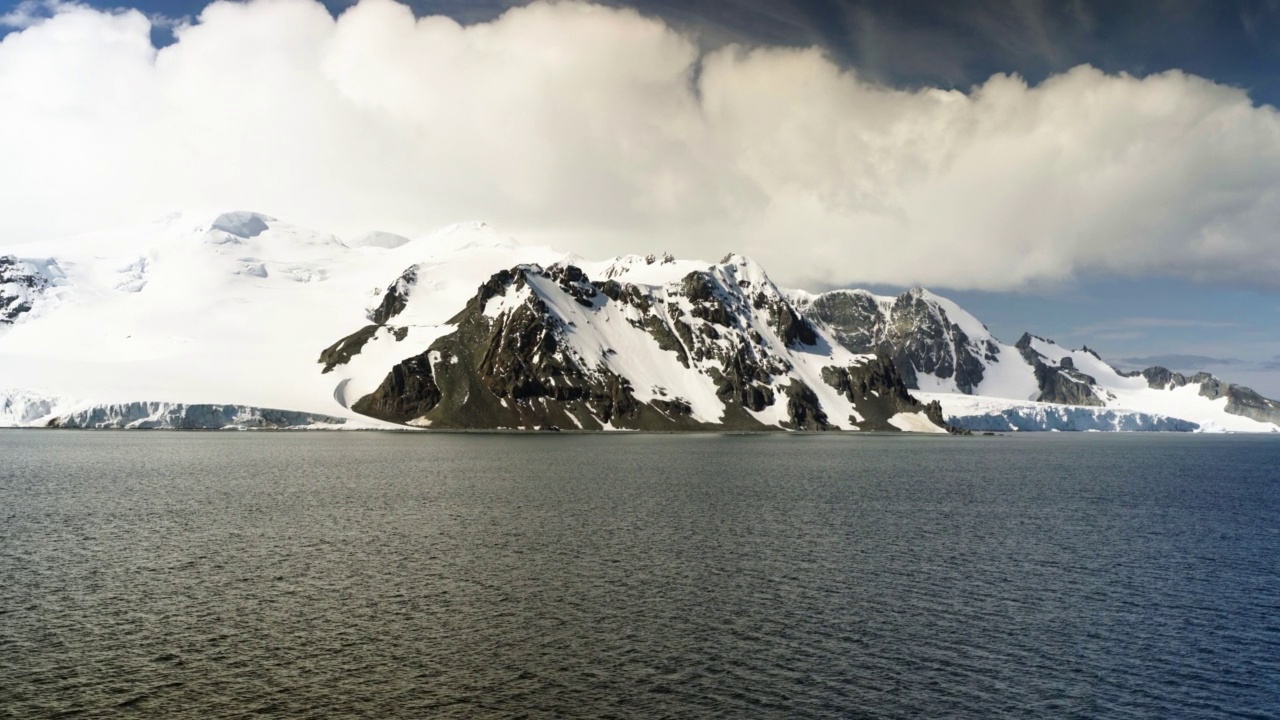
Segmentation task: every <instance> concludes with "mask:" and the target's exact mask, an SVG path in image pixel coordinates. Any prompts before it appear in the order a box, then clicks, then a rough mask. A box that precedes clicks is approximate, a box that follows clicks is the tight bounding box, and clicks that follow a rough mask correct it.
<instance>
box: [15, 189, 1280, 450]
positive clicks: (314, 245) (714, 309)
mask: <svg viewBox="0 0 1280 720" xmlns="http://www.w3.org/2000/svg"><path fill="white" fill-rule="evenodd" d="M371 288H372V289H371ZM90 348H91V350H90V351H87V350H88V349H90ZM317 360H318V362H317ZM0 378H3V382H4V383H5V385H7V386H8V389H0V405H4V404H5V403H8V406H9V407H19V406H21V407H22V408H25V409H23V410H22V412H13V413H9V414H8V415H5V414H4V413H0V424H19V425H25V424H32V423H35V422H39V423H49V422H54V424H61V425H72V424H76V423H74V422H70V421H58V422H55V420H57V419H58V418H69V417H70V416H71V415H72V414H77V413H78V414H80V416H82V417H83V418H86V422H88V423H90V424H93V423H96V422H97V420H96V419H95V418H97V419H102V420H103V421H109V422H119V423H122V424H124V425H129V424H130V423H133V422H134V420H140V421H142V422H143V423H144V424H145V425H147V426H158V427H166V426H169V427H179V426H187V427H189V426H192V425H193V424H194V425H200V424H201V423H209V426H229V425H228V424H229V423H232V421H233V420H234V419H235V418H236V417H241V415H243V413H241V412H240V411H239V410H236V411H234V412H232V411H225V412H223V411H218V412H215V411H212V410H208V411H206V410H207V409H210V408H215V407H222V408H242V409H249V410H256V409H259V408H286V409H287V412H294V413H299V415H298V416H297V417H296V418H284V419H282V420H281V421H280V422H286V421H288V422H292V420H293V419H297V420H299V422H304V421H305V422H308V423H311V424H312V425H316V426H321V425H324V426H332V425H334V424H335V423H330V422H329V421H328V420H325V419H324V418H332V419H336V420H341V421H342V426H343V427H386V426H388V423H395V424H397V425H401V426H403V425H405V424H409V425H416V426H425V427H436V428H473V429H479V428H494V429H496V428H524V429H532V428H559V429H563V430H576V429H583V430H597V429H653V430H681V429H700V430H706V429H733V430H756V429H786V430H833V429H843V430H854V429H860V430H912V431H922V432H924V431H943V430H944V427H943V421H944V420H947V421H948V422H951V423H955V424H959V425H961V426H964V427H969V428H973V429H979V428H982V429H986V428H989V427H996V426H1000V427H1004V428H1005V429H1129V430H1137V429H1143V430H1146V429H1150V430H1201V431H1236V432H1268V431H1276V430H1280V425H1278V424H1277V423H1278V422H1280V414H1278V410H1280V408H1278V407H1277V403H1275V402H1274V401H1271V400H1268V399H1266V398H1263V397H1261V396H1260V395H1258V394H1257V393H1255V392H1253V391H1250V390H1248V389H1247V388H1243V387H1241V386H1237V385H1231V384H1230V383H1226V382H1223V381H1221V380H1218V379H1217V378H1214V377H1213V376H1210V375H1207V374H1195V375H1180V374H1178V373H1172V372H1170V371H1167V370H1164V369H1163V368H1149V369H1147V370H1145V371H1142V372H1138V373H1122V372H1119V371H1117V370H1116V369H1115V368H1113V367H1111V366H1110V365H1108V364H1107V363H1105V362H1104V361H1103V360H1102V359H1101V358H1100V357H1098V355H1097V354H1096V353H1094V352H1092V351H1090V350H1088V349H1087V348H1084V349H1081V350H1068V349H1066V348H1063V347H1061V346H1058V345H1057V344H1056V343H1053V342H1052V341H1050V340H1046V339H1044V338H1041V337H1037V336H1035V335H1032V334H1029V333H1028V334H1024V335H1023V336H1022V337H1021V338H1019V340H1018V341H1017V342H1016V343H1014V344H1006V343H1004V342H1002V341H1000V340H999V339H998V338H995V337H994V336H993V335H992V334H991V333H990V331H989V330H988V329H987V328H986V327H985V326H984V325H983V324H982V323H981V322H979V321H978V320H977V319H976V318H974V317H973V316H972V315H970V314H969V313H967V312H966V311H964V310H963V309H962V308H960V307H959V306H957V305H956V304H955V303H953V302H951V301H950V300H947V299H946V298H943V297H941V296H938V295H935V294H933V293H931V292H929V291H927V290H923V289H920V288H916V289H912V290H909V291H907V292H904V293H902V294H901V295H898V296H896V297H882V296H877V295H873V294H871V293H868V292H865V291H861V290H838V291H833V292H829V293H823V294H819V295H814V294H809V293H804V292H801V291H794V290H785V289H781V288H779V287H778V286H776V285H775V284H774V283H773V282H772V281H771V280H770V279H769V278H768V276H767V275H766V273H765V271H764V269H763V268H761V267H760V266H759V265H757V264H756V263H754V262H752V261H750V260H749V259H747V258H745V257H742V256H738V255H730V256H728V257H726V258H724V259H723V260H722V261H721V262H719V263H706V262H700V261H696V260H686V259H679V258H675V257H673V256H670V255H648V256H639V255H628V256H623V257H618V258H614V259H612V260H606V261H601V262H592V261H588V260H585V259H583V258H579V257H575V256H568V255H565V254H563V253H560V252H556V251H555V250H552V249H550V248H542V247H534V246H526V245H521V244H519V243H517V242H515V241H513V240H511V239H510V238H507V237H505V236H502V235H501V234H499V233H497V232H496V231H494V230H493V229H492V228H490V227H488V226H486V225H484V224H482V223H467V224H460V225H455V226H450V227H448V228H444V229H442V230H440V231H438V232H436V233H433V234H431V235H428V236H424V237H419V238H416V239H409V238H404V237H401V236H396V235H390V234H387V233H376V232H375V233H367V234H365V235H363V236H359V237H357V238H355V239H353V240H350V241H344V240H342V239H340V238H338V237H336V236H334V235H331V234H328V233H320V232H315V231H312V230H308V229H306V228H301V227H298V226H294V225H291V224H288V223H286V222H282V221H280V220H277V219H276V218H273V217H270V216H267V215H262V214H260V213H250V212H235V213H224V214H222V215H219V216H217V217H213V218H208V217H200V216H188V215H174V216H170V217H167V218H164V219H162V220H160V221H157V222H156V223H153V224H150V225H147V226H141V227H133V228H124V229H121V230H118V231H110V232H106V233H98V234H93V235H89V236H81V237H76V238H67V239H65V240H60V241H55V242H48V243H36V244H32V245H30V246H20V247H16V248H11V249H6V251H5V253H4V255H3V256H0ZM30 397H37V398H40V399H39V400H38V401H32V403H27V401H26V400H24V399H23V398H30ZM23 403H26V404H25V405H24V404H23ZM164 408H169V409H170V410H164V411H163V412H161V410H162V409H164ZM173 408H195V410H191V411H187V410H182V411H177V410H173V411H171V410H172V409H173ZM41 409H43V410H44V411H42V412H39V413H37V412H36V411H37V410H41ZM246 412H248V411H246ZM270 412H277V411H270ZM95 413H96V414H95ZM259 414H260V413H259ZM252 415H253V413H252V412H250V413H249V414H248V415H244V417H246V418H247V417H250V416H252ZM135 416H136V417H135ZM273 417H274V416H273ZM126 418H133V419H129V420H126ZM264 418H265V416H264ZM307 418H311V420H307ZM255 422H257V421H251V422H250V425H252V424H254V423H255ZM219 423H221V424H222V425H219ZM273 423H274V421H270V422H267V423H266V424H268V425H270V424H273ZM1002 423H1003V425H1002ZM277 424H278V423H277ZM290 426H292V425H290Z"/></svg>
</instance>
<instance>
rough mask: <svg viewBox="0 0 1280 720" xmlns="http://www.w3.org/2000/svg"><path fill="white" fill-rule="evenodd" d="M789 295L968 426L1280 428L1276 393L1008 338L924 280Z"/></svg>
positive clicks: (807, 312)
mask: <svg viewBox="0 0 1280 720" xmlns="http://www.w3.org/2000/svg"><path fill="white" fill-rule="evenodd" d="M792 295H793V299H794V300H795V302H796V304H797V306H798V307H799V308H801V310H802V312H804V313H805V315H806V316H807V317H809V318H811V319H813V320H814V321H815V322H816V323H818V324H822V325H825V326H827V327H828V328H830V330H831V332H832V333H833V335H834V336H835V337H836V338H837V340H838V341H839V342H840V343H842V344H843V345H844V346H845V347H846V348H848V349H849V350H850V351H852V352H876V353H882V354H885V355H887V356H889V357H891V358H892V359H893V361H894V364H895V365H896V366H897V367H898V370H899V372H900V373H901V374H902V376H903V378H904V380H905V381H906V383H907V385H908V386H909V387H910V388H911V389H912V390H913V391H918V392H916V393H915V394H916V395H917V396H918V397H920V398H921V399H923V400H927V401H937V402H939V403H940V404H941V405H942V408H943V411H944V414H945V415H946V416H947V418H948V420H949V421H950V422H953V423H955V424H957V425H959V426H961V427H965V428H967V429H972V430H1028V429H1050V430H1053V429H1060V430H1068V429H1071V430H1075V429H1081V430H1085V429H1087V430H1147V429H1150V430H1186V429H1198V430H1204V431H1231V432H1277V431H1280V403H1277V402H1275V401H1272V400H1268V399H1266V398H1263V397H1262V396H1260V395H1259V394H1258V393H1256V392H1254V391H1252V390H1250V389H1249V388H1246V387H1242V386H1239V385H1232V384H1229V383H1225V382H1223V381H1221V380H1219V379H1218V378H1216V377H1214V376H1212V375H1210V374H1208V373H1198V374H1195V375H1192V376H1190V377H1188V376H1184V375H1181V374H1179V373H1175V372H1171V371H1169V370H1168V369H1166V368H1162V367H1151V368H1147V369H1146V370H1143V371H1141V372H1121V371H1119V370H1116V369H1115V368H1114V367H1112V366H1111V365H1109V364H1107V363H1106V362H1105V361H1103V360H1102V358H1100V357H1099V356H1098V354H1097V353H1096V352H1094V351H1092V350H1090V349H1089V348H1088V347H1084V348H1081V349H1079V350H1069V349H1067V348H1064V347H1062V346H1060V345H1058V344H1057V343H1055V342H1053V341H1052V340H1047V339H1045V338H1041V337H1036V336H1034V335H1031V334H1029V333H1026V334H1023V336H1022V337H1021V338H1020V339H1019V340H1018V341H1017V342H1016V343H1014V344H1013V345H1007V344H1005V343H1003V342H1001V341H1000V340H999V339H998V338H996V337H995V336H994V335H992V334H991V332H990V331H989V330H988V329H987V327H986V326H985V325H983V324H982V323H981V322H980V321H979V320H978V319H977V318H975V317H973V316H972V315H970V314H969V313H968V312H966V311H965V310H964V309H962V308H960V307H959V306H958V305H956V304H955V303H954V302H951V301H950V300H947V299H946V298H943V297H939V296H938V295H935V294H933V293H931V292H929V291H928V290H923V289H921V288H914V289H912V290H909V291H907V292H904V293H902V294H901V295H899V296H897V297H884V296H877V295H872V294H871V293H868V292H865V291H862V290H837V291H834V292H828V293H823V294H821V295H809V294H807V293H802V292H794V293H793V294H792ZM1065 408H1070V410H1066V409H1065ZM1174 421H1176V422H1174Z"/></svg>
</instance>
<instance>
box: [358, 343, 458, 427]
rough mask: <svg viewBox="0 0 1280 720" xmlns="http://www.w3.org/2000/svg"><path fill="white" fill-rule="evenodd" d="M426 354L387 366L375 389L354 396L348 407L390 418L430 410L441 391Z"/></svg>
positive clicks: (398, 419)
mask: <svg viewBox="0 0 1280 720" xmlns="http://www.w3.org/2000/svg"><path fill="white" fill-rule="evenodd" d="M427 355H428V353H423V354H421V355H415V356H414V357H411V358H409V359H408V360H405V361H403V362H401V363H399V364H398V365H396V366H395V367H393V368H391V373H390V374H389V375H387V379H386V380H383V381H382V384H381V385H379V386H378V389H377V390H374V391H373V392H372V393H370V394H369V395H365V396H364V397H362V398H360V399H359V400H357V401H356V402H355V403H354V404H352V406H351V409H352V410H355V411H356V412H358V413H360V414H361V415H368V416H370V417H376V418H381V419H383V420H390V421H392V422H408V421H409V420H412V419H414V418H416V417H421V416H422V415H424V414H426V413H428V412H430V411H431V410H432V409H433V408H435V407H436V405H438V404H439V403H440V399H441V397H442V395H441V392H440V388H439V387H438V386H436V384H435V378H434V377H432V373H431V362H430V360H429V359H428V357H427Z"/></svg>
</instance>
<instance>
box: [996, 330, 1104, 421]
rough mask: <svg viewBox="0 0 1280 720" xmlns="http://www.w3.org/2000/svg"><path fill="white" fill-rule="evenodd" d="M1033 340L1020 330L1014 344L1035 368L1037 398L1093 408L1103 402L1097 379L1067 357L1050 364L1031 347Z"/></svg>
mask: <svg viewBox="0 0 1280 720" xmlns="http://www.w3.org/2000/svg"><path fill="white" fill-rule="evenodd" d="M1033 339H1036V338H1035V336H1034V335H1032V334H1030V333H1023V334H1022V337H1020V338H1018V342H1016V343H1014V347H1016V348H1017V349H1018V352H1020V353H1022V357H1023V359H1024V360H1026V361H1027V363H1028V364H1029V365H1031V367H1032V368H1033V369H1034V370H1035V374H1036V383H1037V385H1038V386H1039V388H1040V394H1039V395H1038V396H1037V397H1036V400H1037V401H1039V402H1046V403H1056V404H1058V405H1085V406H1092V407H1103V406H1104V405H1105V404H1106V403H1105V402H1103V399H1102V398H1101V397H1099V396H1098V393H1097V391H1096V389H1095V386H1096V385H1097V384H1098V381H1097V379H1095V378H1094V377H1093V376H1092V375H1086V374H1085V373H1082V372H1080V371H1079V370H1077V369H1076V368H1075V362H1074V361H1073V360H1072V359H1071V358H1069V357H1067V358H1063V359H1062V363H1061V364H1059V365H1050V364H1049V363H1048V362H1047V358H1045V356H1043V355H1041V354H1040V353H1038V352H1036V350H1035V348H1034V347H1032V345H1031V341H1032V340H1033Z"/></svg>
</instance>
